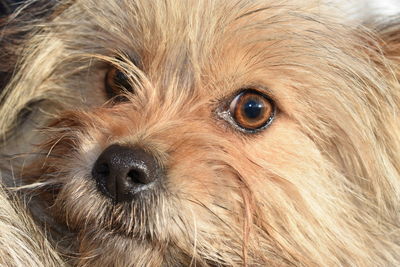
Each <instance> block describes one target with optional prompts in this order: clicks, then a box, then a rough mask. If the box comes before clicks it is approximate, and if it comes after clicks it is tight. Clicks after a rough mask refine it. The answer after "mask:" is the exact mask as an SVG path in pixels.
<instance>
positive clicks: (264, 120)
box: [229, 89, 275, 132]
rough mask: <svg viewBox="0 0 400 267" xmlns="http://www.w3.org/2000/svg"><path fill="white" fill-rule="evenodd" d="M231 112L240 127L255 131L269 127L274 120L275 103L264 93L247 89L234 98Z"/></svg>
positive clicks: (230, 108)
mask: <svg viewBox="0 0 400 267" xmlns="http://www.w3.org/2000/svg"><path fill="white" fill-rule="evenodd" d="M229 112H230V114H231V116H232V119H233V121H234V122H235V123H236V124H237V125H238V126H239V127H240V128H242V129H244V130H246V131H250V132H254V131H256V130H260V129H263V128H265V127H267V126H268V125H269V124H270V123H271V122H272V120H273V119H274V116H275V104H274V102H273V101H272V100H271V99H270V98H269V97H267V96H265V95H264V94H262V93H260V92H258V91H256V90H253V89H247V90H244V91H242V92H241V93H239V94H238V95H237V96H236V97H235V98H234V99H233V100H232V102H231V103H230V106H229Z"/></svg>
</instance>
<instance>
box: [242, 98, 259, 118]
mask: <svg viewBox="0 0 400 267" xmlns="http://www.w3.org/2000/svg"><path fill="white" fill-rule="evenodd" d="M263 109H264V105H263V104H262V103H261V102H259V101H256V100H254V99H250V100H249V101H247V102H246V103H245V104H244V114H246V117H247V118H249V119H256V118H258V117H259V116H260V115H261V114H262V112H263Z"/></svg>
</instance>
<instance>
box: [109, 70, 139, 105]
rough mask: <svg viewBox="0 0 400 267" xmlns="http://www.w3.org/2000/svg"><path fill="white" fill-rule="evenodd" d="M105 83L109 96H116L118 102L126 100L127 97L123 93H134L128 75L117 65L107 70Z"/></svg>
mask: <svg viewBox="0 0 400 267" xmlns="http://www.w3.org/2000/svg"><path fill="white" fill-rule="evenodd" d="M104 83H105V90H106V94H107V96H108V98H114V100H115V101H116V102H122V101H126V97H124V96H123V95H122V94H124V93H126V92H131V93H133V88H132V86H131V85H130V83H129V79H128V77H127V76H126V74H125V73H123V72H122V71H121V70H119V69H117V68H116V67H111V68H110V69H109V70H108V71H107V73H106V77H105V81H104Z"/></svg>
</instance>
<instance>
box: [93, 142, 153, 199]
mask: <svg viewBox="0 0 400 267" xmlns="http://www.w3.org/2000/svg"><path fill="white" fill-rule="evenodd" d="M158 169H159V168H158V165H157V162H156V160H155V158H154V157H153V155H151V154H150V153H148V152H146V151H144V150H143V149H142V148H138V147H133V148H132V147H127V146H122V145H111V146H109V147H108V148H106V149H105V150H104V151H103V152H102V153H101V155H100V156H99V158H98V159H97V161H96V163H95V164H94V167H93V170H92V176H93V178H94V179H95V180H96V183H97V186H98V188H99V190H100V191H101V192H102V193H103V194H104V195H106V196H108V197H110V198H111V199H112V200H113V201H114V202H115V203H119V202H124V201H125V202H127V201H131V200H132V199H133V196H134V195H135V194H136V193H137V192H140V191H142V190H145V189H147V188H149V187H150V186H151V184H153V183H154V182H155V181H156V180H157V178H158V173H159V172H158Z"/></svg>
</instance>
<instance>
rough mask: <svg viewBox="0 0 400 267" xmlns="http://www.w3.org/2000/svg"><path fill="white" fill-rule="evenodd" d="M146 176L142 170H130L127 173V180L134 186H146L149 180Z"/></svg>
mask: <svg viewBox="0 0 400 267" xmlns="http://www.w3.org/2000/svg"><path fill="white" fill-rule="evenodd" d="M147 177H148V175H147V174H146V173H145V172H144V171H142V170H137V169H134V170H131V171H129V172H128V175H127V178H128V179H129V181H131V182H132V183H134V184H143V185H144V184H148V183H149V181H148V180H149V179H147Z"/></svg>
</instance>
